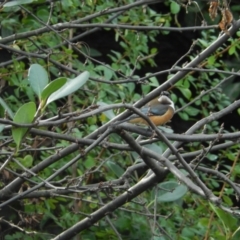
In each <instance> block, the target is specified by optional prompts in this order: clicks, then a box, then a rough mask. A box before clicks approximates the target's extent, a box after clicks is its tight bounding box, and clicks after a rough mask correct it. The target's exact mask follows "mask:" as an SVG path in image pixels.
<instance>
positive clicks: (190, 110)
mask: <svg viewBox="0 0 240 240" xmlns="http://www.w3.org/2000/svg"><path fill="white" fill-rule="evenodd" d="M185 112H186V113H187V114H188V115H189V116H193V117H194V116H196V115H197V114H198V113H199V112H200V110H199V109H197V108H195V107H192V106H188V107H187V108H186V109H185Z"/></svg>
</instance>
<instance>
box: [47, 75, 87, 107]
mask: <svg viewBox="0 0 240 240" xmlns="http://www.w3.org/2000/svg"><path fill="white" fill-rule="evenodd" d="M89 75H90V74H89V72H87V71H85V72H83V73H81V74H80V75H79V76H77V77H76V78H74V79H68V80H67V82H66V83H65V84H64V85H63V86H62V87H61V88H60V89H58V90H57V91H56V92H54V93H52V94H51V95H50V97H49V98H48V100H47V105H48V104H49V103H51V102H53V101H55V100H57V99H59V98H63V97H66V96H68V95H70V94H72V93H74V92H76V91H77V90H78V89H79V88H80V87H82V86H83V85H84V84H85V83H86V82H87V80H88V78H89Z"/></svg>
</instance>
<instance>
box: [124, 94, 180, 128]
mask: <svg viewBox="0 0 240 240" xmlns="http://www.w3.org/2000/svg"><path fill="white" fill-rule="evenodd" d="M140 110H141V112H142V113H143V114H144V115H146V116H147V117H148V118H149V119H150V120H151V121H152V122H153V124H155V125H156V126H160V125H163V124H165V123H167V122H168V121H169V120H170V119H171V118H172V117H173V115H174V112H175V108H174V103H173V101H172V100H171V99H170V95H169V93H168V92H166V91H164V92H161V94H160V96H159V98H155V99H153V100H152V101H150V102H149V103H147V104H146V105H144V106H143V107H142V108H140ZM120 122H129V123H136V124H146V125H149V124H148V123H147V122H146V120H144V119H143V118H141V117H140V116H139V115H137V114H133V115H131V116H130V117H128V118H126V119H124V120H123V121H120Z"/></svg>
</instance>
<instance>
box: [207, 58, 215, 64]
mask: <svg viewBox="0 0 240 240" xmlns="http://www.w3.org/2000/svg"><path fill="white" fill-rule="evenodd" d="M207 61H208V64H209V65H211V66H212V65H213V64H214V63H215V62H216V57H215V56H210V57H209V58H208V59H207Z"/></svg>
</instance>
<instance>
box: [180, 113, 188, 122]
mask: <svg viewBox="0 0 240 240" xmlns="http://www.w3.org/2000/svg"><path fill="white" fill-rule="evenodd" d="M178 114H179V115H180V117H181V119H183V120H185V121H188V120H189V116H188V114H187V113H185V112H179V113H178Z"/></svg>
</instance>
